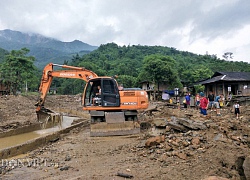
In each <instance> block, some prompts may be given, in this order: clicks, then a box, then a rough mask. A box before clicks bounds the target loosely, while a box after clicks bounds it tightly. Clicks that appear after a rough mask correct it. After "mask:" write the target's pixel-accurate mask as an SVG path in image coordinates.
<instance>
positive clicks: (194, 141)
mask: <svg viewBox="0 0 250 180" xmlns="http://www.w3.org/2000/svg"><path fill="white" fill-rule="evenodd" d="M191 143H192V144H193V145H199V144H200V138H198V137H194V138H193V139H192V141H191Z"/></svg>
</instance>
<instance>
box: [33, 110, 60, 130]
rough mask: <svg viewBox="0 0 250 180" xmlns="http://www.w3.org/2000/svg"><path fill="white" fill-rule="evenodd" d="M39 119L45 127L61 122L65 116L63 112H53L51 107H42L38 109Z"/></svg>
mask: <svg viewBox="0 0 250 180" xmlns="http://www.w3.org/2000/svg"><path fill="white" fill-rule="evenodd" d="M36 114H37V120H38V122H40V123H41V124H42V127H43V128H49V127H53V126H55V125H57V124H61V123H62V120H63V117H62V115H61V114H59V113H56V112H53V111H51V110H49V109H46V108H42V109H40V110H39V111H36Z"/></svg>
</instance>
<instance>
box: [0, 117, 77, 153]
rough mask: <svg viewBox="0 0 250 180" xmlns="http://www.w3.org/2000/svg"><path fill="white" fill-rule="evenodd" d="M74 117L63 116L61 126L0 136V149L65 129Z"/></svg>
mask: <svg viewBox="0 0 250 180" xmlns="http://www.w3.org/2000/svg"><path fill="white" fill-rule="evenodd" d="M74 119H78V118H77V117H69V116H63V122H62V124H61V127H59V126H54V127H52V128H48V129H41V130H37V131H33V132H29V133H23V134H18V135H14V136H9V137H4V138H0V149H4V148H7V147H11V146H16V145H19V144H23V143H25V142H27V141H29V140H32V139H35V138H37V137H41V136H43V135H46V134H50V133H53V132H56V131H59V130H61V129H65V128H67V127H69V126H71V123H72V122H73V120H74Z"/></svg>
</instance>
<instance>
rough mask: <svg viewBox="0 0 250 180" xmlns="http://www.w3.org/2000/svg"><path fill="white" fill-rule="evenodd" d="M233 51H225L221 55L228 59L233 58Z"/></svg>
mask: <svg viewBox="0 0 250 180" xmlns="http://www.w3.org/2000/svg"><path fill="white" fill-rule="evenodd" d="M232 55H233V53H232V52H226V53H224V54H223V55H222V57H223V58H224V59H225V60H228V59H233V56H232Z"/></svg>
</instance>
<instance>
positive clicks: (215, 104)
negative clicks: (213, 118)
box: [214, 95, 221, 116]
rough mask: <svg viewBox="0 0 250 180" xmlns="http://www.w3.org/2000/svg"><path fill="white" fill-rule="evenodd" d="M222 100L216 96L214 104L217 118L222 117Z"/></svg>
mask: <svg viewBox="0 0 250 180" xmlns="http://www.w3.org/2000/svg"><path fill="white" fill-rule="evenodd" d="M220 98H221V95H218V96H216V97H215V102H214V106H215V108H216V114H217V116H221V114H220Z"/></svg>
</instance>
